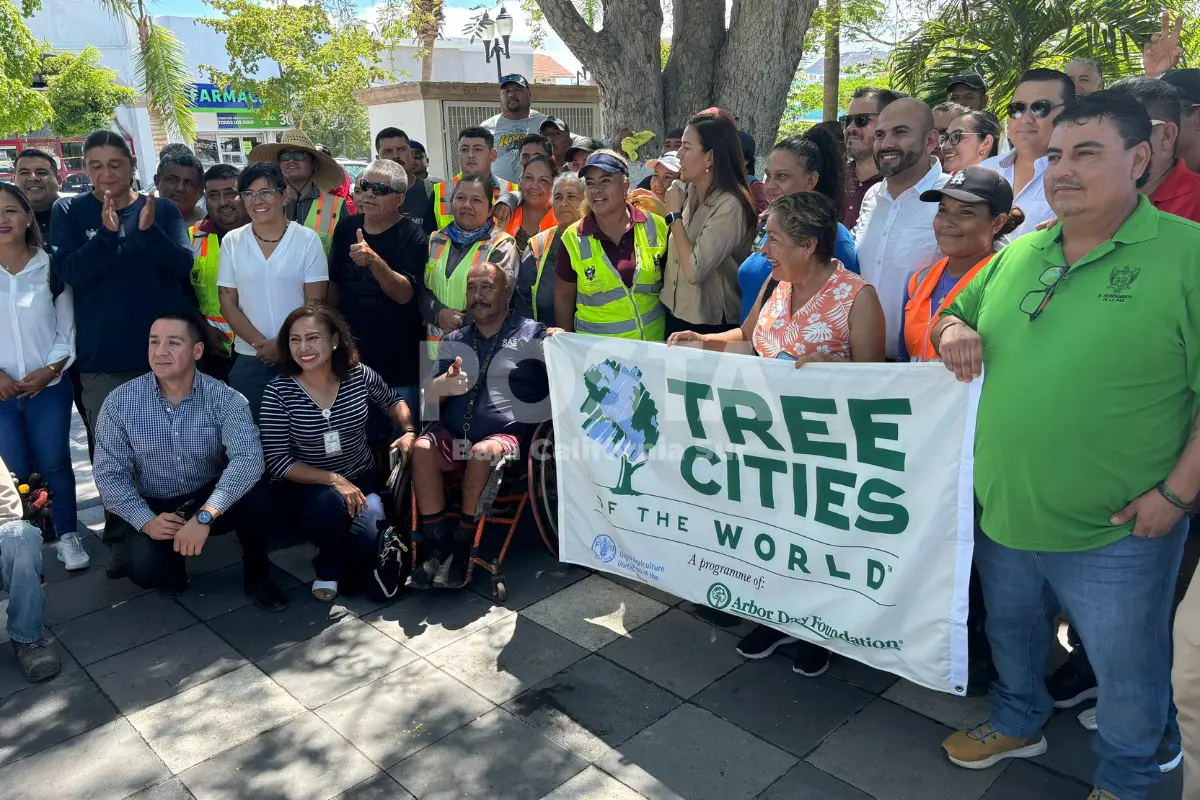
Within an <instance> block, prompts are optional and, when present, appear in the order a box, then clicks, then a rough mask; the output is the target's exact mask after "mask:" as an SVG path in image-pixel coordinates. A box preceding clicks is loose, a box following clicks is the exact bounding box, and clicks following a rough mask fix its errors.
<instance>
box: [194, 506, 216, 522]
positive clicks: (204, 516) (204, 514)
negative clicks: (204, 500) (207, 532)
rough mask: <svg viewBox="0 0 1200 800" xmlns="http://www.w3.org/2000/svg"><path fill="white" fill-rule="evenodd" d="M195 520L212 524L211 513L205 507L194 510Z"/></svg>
mask: <svg viewBox="0 0 1200 800" xmlns="http://www.w3.org/2000/svg"><path fill="white" fill-rule="evenodd" d="M196 522H199V523H200V524H201V525H212V522H213V515H212V512H211V511H209V510H208V509H207V508H202V509H200V510H199V511H197V512H196Z"/></svg>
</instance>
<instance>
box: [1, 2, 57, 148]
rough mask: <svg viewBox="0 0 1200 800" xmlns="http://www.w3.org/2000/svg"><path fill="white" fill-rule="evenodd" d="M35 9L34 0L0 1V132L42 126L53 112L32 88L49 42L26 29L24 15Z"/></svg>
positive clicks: (18, 131)
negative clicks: (0, 45) (17, 2)
mask: <svg viewBox="0 0 1200 800" xmlns="http://www.w3.org/2000/svg"><path fill="white" fill-rule="evenodd" d="M38 8H39V3H38V2H37V0H24V2H23V3H22V5H21V7H20V8H18V7H17V6H16V5H14V4H13V3H12V2H10V0H0V42H3V43H4V46H3V47H0V97H2V98H4V100H3V101H2V102H0V135H5V134H23V133H25V132H26V131H29V130H34V129H35V128H40V127H42V126H43V125H45V124H46V123H47V122H48V121H49V120H50V118H51V116H52V114H53V111H52V109H51V108H50V103H48V102H47V101H46V98H45V97H44V96H43V95H42V93H41V92H39V91H37V90H36V89H34V88H33V77H34V75H35V74H36V73H37V72H38V70H39V68H40V67H41V59H42V55H43V54H44V53H45V52H46V51H47V50H49V44H48V43H46V42H43V41H39V40H38V39H37V38H36V37H34V35H33V34H32V33H31V32H30V31H29V27H28V26H26V24H25V20H24V17H26V16H29V15H30V14H33V13H35V12H36V11H37V10H38Z"/></svg>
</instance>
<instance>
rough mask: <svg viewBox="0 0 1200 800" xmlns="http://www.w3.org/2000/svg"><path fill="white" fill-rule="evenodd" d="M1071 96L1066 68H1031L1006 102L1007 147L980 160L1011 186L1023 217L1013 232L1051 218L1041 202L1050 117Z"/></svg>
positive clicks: (1021, 232) (1025, 230) (1019, 233)
mask: <svg viewBox="0 0 1200 800" xmlns="http://www.w3.org/2000/svg"><path fill="white" fill-rule="evenodd" d="M1073 102H1075V84H1074V83H1073V82H1072V81H1071V79H1070V78H1068V77H1067V74H1066V73H1065V72H1059V71H1058V70H1056V69H1031V70H1029V71H1028V72H1026V73H1025V74H1024V75H1022V76H1021V83H1020V84H1019V85H1018V86H1017V90H1016V91H1015V92H1013V98H1012V102H1010V103H1009V104H1008V108H1007V111H1006V116H1007V118H1008V139H1009V141H1010V142H1012V148H1013V149H1012V150H1010V151H1009V152H1007V153H1004V154H1002V155H998V156H993V157H992V158H989V159H987V160H985V161H984V162H983V163H981V164H980V165H979V166H981V167H987V168H988V169H994V170H996V172H999V173H1000V174H1001V175H1003V176H1004V179H1005V180H1007V181H1008V182H1009V183H1010V184H1011V185H1012V187H1013V191H1014V192H1015V193H1016V196H1015V197H1014V198H1013V205H1015V206H1018V207H1019V208H1020V209H1021V210H1022V211H1024V212H1025V221H1024V222H1023V223H1021V226H1020V227H1019V228H1017V229H1016V230H1015V231H1013V233H1012V237H1013V238H1016V237H1018V236H1022V235H1024V234H1026V233H1029V232H1030V231H1032V230H1034V229H1035V228H1037V226H1038V225H1039V224H1041V223H1043V222H1045V221H1046V220H1049V219H1053V218H1054V212H1053V211H1051V210H1050V205H1049V203H1047V202H1046V190H1045V187H1044V186H1043V185H1042V174H1043V173H1044V172H1045V171H1046V148H1047V147H1049V146H1050V132H1051V130H1053V128H1054V120H1055V118H1057V117H1058V115H1059V114H1061V113H1062V111H1063V109H1064V108H1066V107H1068V106H1069V105H1070V104H1071V103H1073Z"/></svg>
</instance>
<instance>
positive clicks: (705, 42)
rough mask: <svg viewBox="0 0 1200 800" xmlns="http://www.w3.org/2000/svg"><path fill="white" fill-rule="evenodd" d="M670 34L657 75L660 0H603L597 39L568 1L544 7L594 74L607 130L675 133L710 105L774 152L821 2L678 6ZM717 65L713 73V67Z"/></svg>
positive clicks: (687, 1)
mask: <svg viewBox="0 0 1200 800" xmlns="http://www.w3.org/2000/svg"><path fill="white" fill-rule="evenodd" d="M673 2H674V3H675V5H674V6H673V13H674V34H673V36H672V39H671V56H670V59H669V60H668V61H667V67H666V70H665V71H664V70H662V68H661V42H660V40H659V36H660V31H661V30H662V8H661V7H660V5H659V0H603V1H602V8H603V14H602V19H603V21H604V27H603V28H602V29H601V30H599V31H594V30H592V28H591V27H590V26H589V25H588V24H587V22H585V21H584V19H583V17H582V16H581V15H580V14H579V11H578V10H577V9H576V8H575V5H574V3H573V2H572V0H539V5H540V6H541V9H542V14H543V15H544V16H545V18H546V21H547V22H548V23H549V24H550V27H551V28H553V29H554V32H555V33H557V34H558V35H559V36H560V37H562V40H563V41H564V42H565V43H566V45H567V47H569V48H570V49H571V52H572V53H574V54H575V56H576V57H577V58H578V59H579V60H580V62H582V64H583V66H584V67H586V68H587V69H588V71H589V72H591V73H592V75H593V77H594V79H595V82H596V85H597V86H598V87H599V88H600V104H601V107H602V109H603V113H604V123H605V129H606V132H607V133H608V134H610V135H611V134H612V133H613V132H615V131H616V130H617V128H619V127H621V126H626V127H629V128H630V129H632V130H635V131H638V130H645V129H649V130H653V131H656V132H657V133H658V134H659V135H660V136H661V135H662V134H663V133H664V131H665V126H666V125H671V126H674V125H678V124H681V123H682V122H684V121H686V120H687V118H688V117H690V116H691V115H692V114H695V113H696V112H697V111H700V110H702V109H704V108H706V107H708V106H713V105H717V106H720V107H721V108H725V109H728V110H729V111H731V112H733V114H734V116H736V117H738V118H739V127H740V128H742V129H743V130H745V131H747V132H748V133H750V134H752V135H754V136H755V138H756V139H757V140H758V142H759V143H760V145H761V146H763V147H766V146H769V145H770V144H773V143H774V141H775V134H776V132H777V131H778V130H779V118H780V116H781V115H782V114H783V109H784V106H785V105H786V103H787V94H788V89H789V88H790V87H791V85H792V80H793V79H794V78H795V75H796V66H797V65H798V64H799V63H800V57H801V56H802V55H803V50H804V35H805V33H806V32H807V31H808V22H809V19H810V18H811V17H812V12H813V9H814V8H816V5H817V0H734V3H733V11H732V14H731V16H730V20H729V25H728V28H726V26H725V24H724V14H725V1H724V0H673ZM710 65H711V66H710Z"/></svg>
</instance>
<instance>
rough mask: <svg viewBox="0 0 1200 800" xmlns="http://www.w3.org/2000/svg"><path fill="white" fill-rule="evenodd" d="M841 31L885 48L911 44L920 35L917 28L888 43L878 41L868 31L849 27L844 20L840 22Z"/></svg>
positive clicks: (876, 37) (883, 40) (854, 26)
mask: <svg viewBox="0 0 1200 800" xmlns="http://www.w3.org/2000/svg"><path fill="white" fill-rule="evenodd" d="M842 30H845V31H850V32H851V33H853V34H855V35H856V36H862V37H863V38H864V39H870V40H871V41H872V42H875V43H877V44H882V45H886V46H887V47H899V46H900V45H902V44H904V43H905V42H911V41H912V40H913V39H915V38H917V35H918V34H919V33H920V29H919V28H918V29H917V30H915V31H913V32H912V33H910V34H909V35H908V36H905V37H904V38H903V39H900V40H899V41H895V42H889V41H888V40H887V39H880V38H879V37H878V36H876V35H875V34H873V33H871V32H870V31H868V30H866V29H865V28H860V27H859V26H857V25H851V24H850V23H848V22H846V21H845V20H843V21H842Z"/></svg>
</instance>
